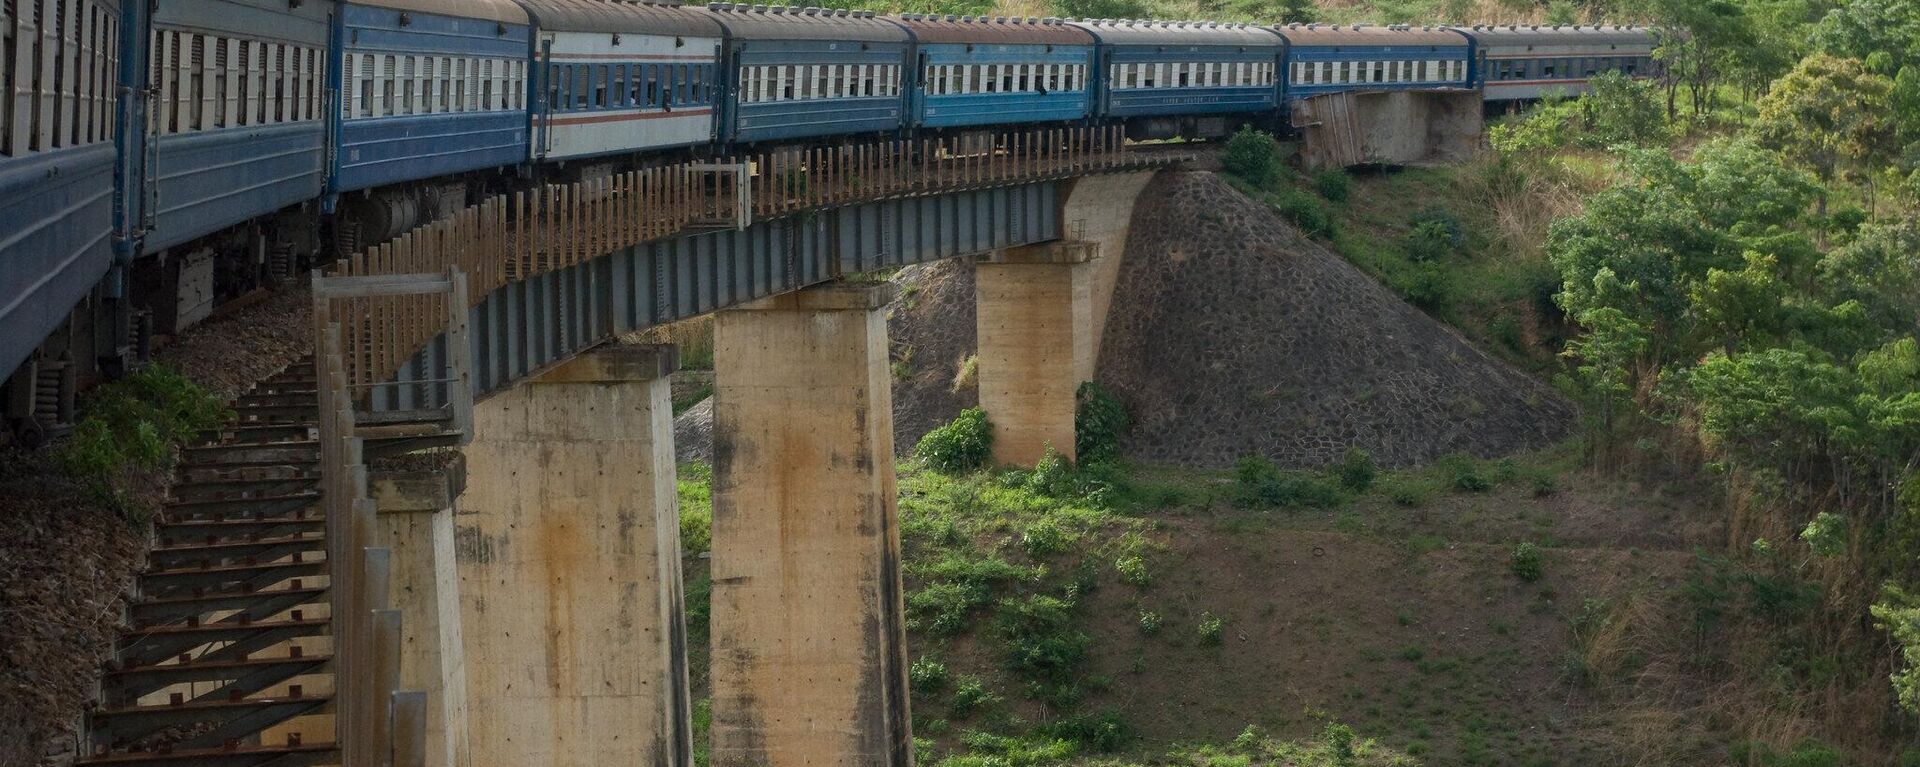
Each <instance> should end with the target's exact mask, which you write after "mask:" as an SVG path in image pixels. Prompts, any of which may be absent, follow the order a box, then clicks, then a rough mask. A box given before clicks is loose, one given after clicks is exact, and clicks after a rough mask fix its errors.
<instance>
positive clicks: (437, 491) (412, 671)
mask: <svg viewBox="0 0 1920 767" xmlns="http://www.w3.org/2000/svg"><path fill="white" fill-rule="evenodd" d="M465 468H466V467H465V465H464V464H462V463H460V462H458V461H455V462H453V463H452V464H451V465H446V466H439V467H427V468H420V469H413V470H405V471H387V470H376V471H374V472H372V473H371V474H370V475H369V477H368V480H367V485H368V488H367V489H368V494H369V495H370V496H371V497H372V499H373V502H374V505H375V507H376V510H377V511H378V519H379V525H378V528H377V532H376V535H378V536H379V538H380V543H381V544H382V545H384V546H386V547H388V549H390V550H391V551H392V552H393V555H392V559H391V560H390V569H389V571H388V580H389V586H388V591H387V594H388V598H389V604H391V605H392V607H393V609H396V610H399V611H400V619H401V623H400V625H401V640H400V686H401V687H403V688H406V689H409V690H418V691H420V692H422V693H425V695H426V698H427V700H426V715H425V718H426V753H425V755H424V761H423V764H425V766H426V767H467V766H468V765H471V764H473V761H472V754H471V752H470V750H469V744H468V727H467V667H466V651H465V649H464V648H463V647H462V640H463V632H462V631H461V624H460V586H459V572H458V570H457V569H456V566H455V559H454V532H453V517H454V499H455V498H458V497H459V495H460V489H461V486H462V485H464V484H465V473H466V471H465Z"/></svg>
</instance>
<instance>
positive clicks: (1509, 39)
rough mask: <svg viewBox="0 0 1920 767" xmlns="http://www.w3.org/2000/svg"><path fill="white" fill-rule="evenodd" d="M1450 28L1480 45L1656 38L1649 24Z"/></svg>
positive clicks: (1650, 40) (1626, 41)
mask: <svg viewBox="0 0 1920 767" xmlns="http://www.w3.org/2000/svg"><path fill="white" fill-rule="evenodd" d="M1451 29H1453V30H1455V31H1457V32H1459V33H1461V34H1464V35H1468V36H1470V37H1472V38H1473V39H1474V40H1475V41H1477V42H1479V43H1480V44H1482V45H1499V46H1510V45H1598V44H1610V45H1652V44H1653V43H1655V42H1657V39H1658V35H1659V30H1657V29H1654V28H1652V27H1633V26H1608V25H1603V24H1590V25H1586V26H1581V25H1577V24H1576V25H1572V26H1539V25H1520V24H1510V25H1506V26H1500V25H1477V26H1472V27H1451Z"/></svg>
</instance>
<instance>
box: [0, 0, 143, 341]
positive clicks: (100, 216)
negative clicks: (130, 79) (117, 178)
mask: <svg viewBox="0 0 1920 767" xmlns="http://www.w3.org/2000/svg"><path fill="white" fill-rule="evenodd" d="M120 13H121V9H120V4H119V2H117V0H18V2H17V3H16V2H12V1H10V2H8V3H6V5H5V8H4V9H0V37H4V44H3V45H0V51H7V52H10V53H12V54H14V55H13V58H12V59H11V60H8V61H5V62H0V64H4V68H0V328H4V329H5V332H0V373H4V372H8V371H12V370H13V369H14V367H15V366H17V365H19V364H20V363H21V362H22V361H23V360H25V359H26V358H27V357H28V355H30V354H32V353H33V351H34V349H35V348H36V347H38V346H39V345H40V340H41V339H43V338H45V337H46V336H47V335H48V334H49V333H52V332H53V331H54V329H55V328H57V327H59V325H60V323H61V322H62V321H64V320H66V318H67V314H68V311H69V310H70V309H71V308H72V307H73V306H74V305H75V304H78V303H80V302H81V300H82V299H84V298H85V297H86V295H87V294H88V292H89V291H91V290H92V289H93V287H94V284H95V283H97V282H99V280H100V278H101V276H102V275H104V274H106V273H107V268H108V266H109V264H111V262H112V260H113V253H112V247H111V242H110V236H109V235H110V234H111V233H112V231H113V228H114V227H113V176H114V159H115V155H114V141H115V139H116V138H117V134H116V132H115V122H116V120H115V93H116V89H117V87H118V85H119V82H120V77H119V72H118V66H119V61H120V58H121V56H120V50H119V42H120V37H121V29H120V23H121V18H120ZM34 52H37V53H38V54H39V55H38V56H33V55H30V54H31V53H34Z"/></svg>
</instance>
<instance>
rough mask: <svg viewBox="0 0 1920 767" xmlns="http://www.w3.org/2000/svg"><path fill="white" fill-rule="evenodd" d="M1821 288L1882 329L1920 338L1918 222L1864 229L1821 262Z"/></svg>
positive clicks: (1919, 248) (1877, 225)
mask: <svg viewBox="0 0 1920 767" xmlns="http://www.w3.org/2000/svg"><path fill="white" fill-rule="evenodd" d="M1819 273H1820V284H1821V287H1822V288H1823V289H1824V290H1825V292H1826V293H1827V295H1828V296H1829V297H1831V298H1832V299H1833V300H1835V301H1849V300H1851V301H1856V302H1858V303H1860V305H1861V306H1862V307H1864V308H1865V309H1866V310H1867V313H1868V315H1869V316H1870V317H1871V318H1872V319H1873V320H1874V321H1875V323H1876V324H1877V325H1878V326H1880V327H1884V328H1891V329H1895V330H1896V332H1897V330H1898V329H1899V328H1902V327H1905V328H1906V332H1907V333H1909V334H1911V333H1920V221H1915V220H1914V219H1907V220H1904V221H1899V222H1896V223H1891V224H1868V225H1867V226H1865V227H1863V228H1862V229H1861V230H1860V234H1859V235H1858V236H1856V237H1854V238H1853V241H1852V242H1849V243H1847V244H1846V245H1845V246H1843V247H1840V248H1836V249H1834V250H1833V252H1831V253H1828V254H1827V255H1826V256H1825V257H1823V258H1822V259H1821V260H1820V267H1819Z"/></svg>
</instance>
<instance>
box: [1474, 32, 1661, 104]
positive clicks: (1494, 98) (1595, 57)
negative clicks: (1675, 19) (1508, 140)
mask: <svg viewBox="0 0 1920 767" xmlns="http://www.w3.org/2000/svg"><path fill="white" fill-rule="evenodd" d="M1455 31H1457V32H1459V33H1461V34H1463V35H1466V36H1468V37H1470V38H1472V39H1473V41H1474V47H1475V52H1474V70H1475V72H1474V82H1475V84H1476V85H1478V86H1479V87H1480V89H1481V92H1482V98H1484V99H1485V100H1486V102H1487V104H1488V105H1489V106H1497V105H1502V104H1509V103H1513V102H1522V101H1535V100H1538V99H1542V98H1546V97H1547V96H1549V95H1559V96H1577V95H1579V94H1582V93H1586V92H1587V91H1589V90H1592V85H1591V84H1590V81H1591V80H1592V79H1593V77H1594V76H1595V75H1598V74H1600V73H1602V72H1620V73H1622V74H1625V75H1627V76H1628V77H1633V78H1650V77H1658V76H1659V65H1658V63H1657V62H1656V61H1654V58H1653V52H1654V49H1655V48H1656V47H1658V46H1659V44H1660V40H1659V32H1658V31H1657V30H1654V29H1649V28H1646V27H1631V26H1602V25H1593V26H1586V27H1582V26H1577V25H1576V26H1570V27H1560V26H1548V27H1540V26H1527V27H1523V26H1517V25H1510V26H1504V27H1496V26H1476V27H1472V28H1458V27H1456V28H1455Z"/></svg>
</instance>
